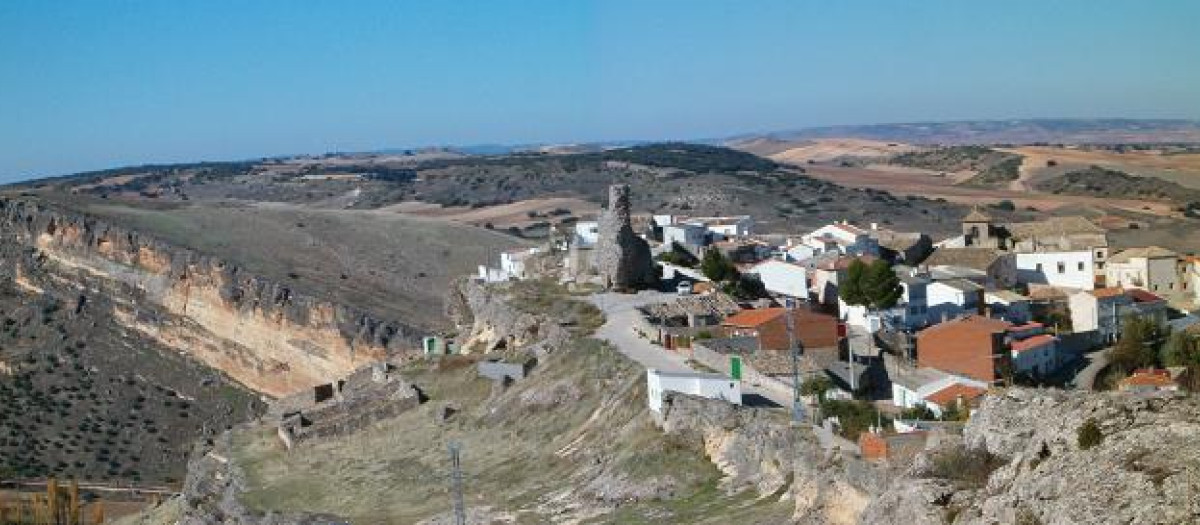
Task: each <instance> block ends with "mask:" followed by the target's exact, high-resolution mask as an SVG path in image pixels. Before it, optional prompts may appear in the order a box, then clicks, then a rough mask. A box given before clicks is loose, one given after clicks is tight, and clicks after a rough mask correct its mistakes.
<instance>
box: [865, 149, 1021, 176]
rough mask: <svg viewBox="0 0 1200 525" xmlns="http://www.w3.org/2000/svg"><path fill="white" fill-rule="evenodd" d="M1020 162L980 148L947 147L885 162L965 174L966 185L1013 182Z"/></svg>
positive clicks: (998, 152) (1004, 154) (1010, 155)
mask: <svg viewBox="0 0 1200 525" xmlns="http://www.w3.org/2000/svg"><path fill="white" fill-rule="evenodd" d="M1021 161H1022V158H1021V156H1020V155H1015V154H1012V153H1005V152H1001V151H996V150H994V149H991V148H985V147H982V146H951V147H945V148H937V149H933V150H927V151H917V152H911V153H904V154H900V155H896V156H895V157H892V158H891V159H890V161H889V162H891V163H892V164H896V165H899V166H906V167H910V168H921V169H926V170H932V171H939V172H950V173H956V172H969V173H970V175H969V177H970V178H968V179H966V182H967V183H969V184H977V185H988V184H996V183H1005V182H1009V181H1013V180H1016V179H1017V178H1018V177H1019V176H1020V167H1021Z"/></svg>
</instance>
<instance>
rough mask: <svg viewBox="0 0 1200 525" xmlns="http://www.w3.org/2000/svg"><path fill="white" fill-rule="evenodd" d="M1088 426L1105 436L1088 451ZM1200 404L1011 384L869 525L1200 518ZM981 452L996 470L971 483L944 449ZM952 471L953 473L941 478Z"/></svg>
mask: <svg viewBox="0 0 1200 525" xmlns="http://www.w3.org/2000/svg"><path fill="white" fill-rule="evenodd" d="M1088 419H1092V420H1094V421H1095V422H1096V423H1097V425H1098V426H1099V428H1100V430H1101V433H1102V435H1103V439H1102V441H1101V442H1100V443H1099V444H1097V445H1094V446H1091V447H1088V448H1084V447H1081V446H1080V443H1079V440H1078V434H1079V428H1080V426H1082V425H1083V423H1084V422H1085V421H1087V420H1088ZM1197 435H1200V402H1198V401H1197V398H1195V397H1188V396H1184V395H1170V396H1167V397H1162V398H1147V397H1141V396H1136V395H1131V394H1121V393H1091V392H1068V391H1061V390H1031V389H1010V390H1008V391H1007V392H1005V393H1004V394H1002V395H997V396H991V397H989V398H988V399H987V401H985V402H984V404H983V406H981V407H980V409H979V410H976V411H975V412H974V413H973V414H972V416H971V421H970V422H969V423H968V424H967V426H966V429H965V430H964V433H963V440H962V443H958V444H955V443H952V442H948V443H947V447H939V448H936V449H933V450H930V451H926V452H925V453H923V454H922V455H920V456H918V457H917V460H916V461H915V462H914V464H913V465H912V467H911V468H910V469H909V471H908V472H907V473H906V474H905V476H903V477H900V478H898V479H896V480H895V481H894V482H893V483H892V484H891V486H890V489H889V490H888V491H887V492H886V493H885V494H883V495H882V496H881V497H879V498H878V499H876V500H875V501H873V502H872V503H871V505H870V507H869V508H868V509H867V510H866V512H865V513H864V515H863V518H864V519H863V521H864V522H865V523H879V524H882V523H909V524H940V523H947V522H953V523H958V524H964V523H965V524H991V523H1046V524H1073V523H1122V524H1129V523H1147V524H1149V523H1200V490H1198V489H1200V475H1198V474H1197V472H1200V447H1197V446H1196V436H1197ZM954 447H957V448H959V449H960V450H963V449H966V450H972V449H973V450H986V451H987V452H988V453H990V454H992V455H994V456H995V457H996V458H998V462H999V463H1000V465H999V466H997V467H996V468H995V470H994V471H992V472H991V473H990V475H987V476H986V479H983V480H982V481H980V482H977V483H974V484H972V483H964V482H963V481H962V479H961V476H957V477H958V478H960V479H955V477H956V476H954V474H956V473H957V472H961V471H969V470H972V469H977V468H978V465H977V464H974V463H972V462H961V461H960V462H954V463H946V462H945V461H944V460H942V461H941V463H942V466H941V467H939V460H937V459H936V458H937V457H938V455H939V454H944V453H946V450H945V448H954ZM947 475H950V477H947Z"/></svg>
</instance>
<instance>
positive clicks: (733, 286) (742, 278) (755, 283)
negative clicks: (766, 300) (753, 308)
mask: <svg viewBox="0 0 1200 525" xmlns="http://www.w3.org/2000/svg"><path fill="white" fill-rule="evenodd" d="M735 272H736V270H735ZM722 291H723V292H725V293H727V294H729V295H731V296H733V297H734V298H735V299H738V300H742V301H750V300H754V299H759V298H762V297H766V296H767V286H766V285H765V284H763V282H762V280H761V279H759V278H758V276H755V275H737V276H736V277H734V279H733V280H731V281H729V282H727V283H725V286H723V287H722Z"/></svg>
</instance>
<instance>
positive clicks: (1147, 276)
mask: <svg viewBox="0 0 1200 525" xmlns="http://www.w3.org/2000/svg"><path fill="white" fill-rule="evenodd" d="M1178 261H1179V254H1177V253H1175V252H1173V251H1171V250H1168V249H1166V248H1159V247H1157V246H1151V247H1148V248H1130V249H1128V250H1125V251H1122V252H1120V253H1117V254H1116V255H1114V256H1112V258H1110V259H1109V260H1108V266H1106V267H1105V268H1104V276H1105V281H1106V284H1107V285H1108V286H1119V287H1121V288H1141V289H1143V290H1146V291H1149V292H1153V293H1156V294H1175V293H1177V292H1182V291H1183V283H1184V280H1183V279H1181V275H1180V271H1179V263H1178Z"/></svg>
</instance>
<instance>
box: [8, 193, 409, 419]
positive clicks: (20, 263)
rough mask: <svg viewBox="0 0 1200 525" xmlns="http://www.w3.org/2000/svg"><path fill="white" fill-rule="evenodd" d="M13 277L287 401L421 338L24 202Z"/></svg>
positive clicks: (184, 252)
mask: <svg viewBox="0 0 1200 525" xmlns="http://www.w3.org/2000/svg"><path fill="white" fill-rule="evenodd" d="M0 242H2V243H4V244H7V245H8V249H6V250H5V251H4V254H5V258H6V259H8V260H7V261H5V262H6V264H5V270H4V271H5V272H7V273H8V274H9V275H8V277H10V278H12V279H13V280H14V281H15V282H17V284H18V285H20V286H22V287H24V288H26V289H27V290H31V291H40V290H41V289H42V287H41V286H39V284H38V282H39V280H43V279H54V280H57V281H59V282H64V281H65V282H70V283H73V284H74V285H75V286H76V287H77V288H79V289H81V290H89V291H91V292H102V293H105V294H106V295H108V296H109V297H110V298H111V299H112V303H113V305H114V306H113V310H114V311H113V312H112V314H113V318H114V319H116V321H117V322H119V323H120V324H122V325H124V326H126V327H128V328H131V329H134V330H137V331H139V332H142V333H144V334H146V335H148V336H150V337H153V338H154V339H157V340H159V341H161V342H163V343H164V344H166V345H167V346H170V347H172V348H176V349H178V350H179V351H180V352H183V353H185V354H188V355H190V356H192V357H194V358H195V359H197V360H199V361H201V362H203V363H205V364H207V365H209V366H211V367H214V368H217V369H220V370H222V371H224V372H226V373H227V374H229V375H230V376H231V377H233V378H234V379H236V380H238V381H239V382H241V383H243V384H245V385H246V386H248V387H250V388H252V389H254V390H257V391H259V392H262V393H264V394H267V395H271V396H282V395H285V394H288V393H291V392H295V391H298V390H300V389H303V388H307V387H309V386H312V385H315V384H319V383H324V382H328V381H329V380H330V379H331V378H336V377H341V376H344V375H346V374H348V373H349V372H351V371H352V370H354V369H356V368H359V367H361V366H363V365H364V364H367V363H369V362H371V361H374V360H378V359H380V358H382V357H385V356H386V355H388V354H395V353H400V352H403V351H405V350H408V349H411V348H415V346H416V345H415V342H414V339H415V334H414V333H413V330H412V329H411V328H409V327H407V326H405V325H403V324H400V323H398V322H389V321H383V320H379V319H375V318H373V317H371V316H370V315H367V314H365V313H363V312H361V311H358V310H356V309H355V308H353V307H350V306H346V305H341V304H336V303H333V302H331V301H327V300H324V299H321V298H317V297H312V296H308V295H305V294H303V293H301V292H298V291H296V290H293V289H291V288H289V287H288V286H286V285H283V284H280V283H277V282H272V281H270V280H267V279H264V278H261V277H258V276H256V275H253V274H250V273H248V272H246V271H244V270H242V269H240V268H238V267H237V266H235V265H231V264H228V263H226V262H225V261H222V260H220V259H217V258H213V257H209V256H205V255H203V254H200V253H197V252H195V251H193V250H190V249H187V248H183V247H179V246H173V245H169V244H166V243H164V242H161V241H159V240H156V239H154V238H151V237H148V236H145V235H142V234H139V232H136V231H132V230H129V229H126V228H123V227H120V226H118V225H115V224H111V223H107V222H105V221H101V220H98V219H95V218H92V217H88V216H84V215H81V214H77V213H73V212H69V211H65V210H61V209H57V208H52V207H49V206H47V205H45V204H43V203H40V202H34V201H30V200H24V199H0Z"/></svg>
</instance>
